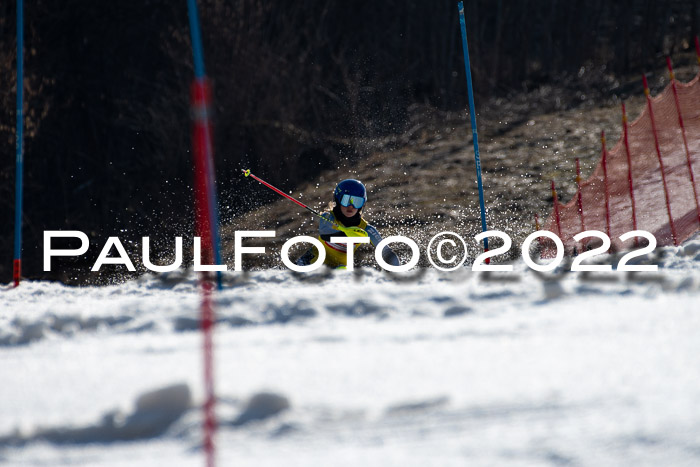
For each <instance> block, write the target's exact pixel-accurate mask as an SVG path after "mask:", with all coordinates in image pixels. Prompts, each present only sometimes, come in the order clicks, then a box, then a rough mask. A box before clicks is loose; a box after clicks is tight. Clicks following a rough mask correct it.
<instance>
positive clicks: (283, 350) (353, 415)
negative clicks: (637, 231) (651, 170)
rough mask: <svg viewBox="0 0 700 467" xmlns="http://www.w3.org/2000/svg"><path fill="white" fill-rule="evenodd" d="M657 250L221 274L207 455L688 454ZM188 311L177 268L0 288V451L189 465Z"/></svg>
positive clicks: (586, 460)
mask: <svg viewBox="0 0 700 467" xmlns="http://www.w3.org/2000/svg"><path fill="white" fill-rule="evenodd" d="M664 252H665V254H664V255H663V256H662V257H661V259H660V260H659V264H660V269H659V272H658V273H638V274H637V275H635V276H628V275H626V274H623V273H618V272H612V273H607V274H592V275H588V276H586V275H582V274H580V273H562V274H560V278H559V280H551V278H548V277H549V276H550V275H549V274H547V275H545V276H547V277H541V276H540V275H537V274H535V273H533V272H532V271H530V270H529V269H527V268H526V267H525V265H524V264H522V263H521V262H518V263H516V264H515V272H513V273H510V274H505V273H498V274H493V275H491V276H490V277H487V276H485V275H483V274H477V273H473V272H455V273H449V274H448V273H438V272H437V271H435V270H427V271H418V272H415V273H410V274H407V275H404V276H401V277H400V279H397V278H396V277H395V276H391V275H389V274H387V273H383V272H380V271H375V270H361V271H360V273H358V274H353V273H350V272H347V271H342V272H335V273H333V274H331V275H330V277H327V278H322V277H317V280H308V279H304V278H300V277H299V276H296V275H294V274H292V273H291V272H290V271H282V270H269V271H260V272H254V273H250V274H246V275H235V274H230V275H227V276H226V287H225V289H224V290H223V291H222V292H220V293H218V294H217V299H216V302H217V309H216V312H217V317H218V323H219V324H218V326H217V328H216V334H215V347H216V354H215V359H216V386H217V393H218V396H219V403H218V406H217V413H218V416H219V421H220V424H221V426H220V430H219V432H218V435H217V441H218V443H217V445H218V460H219V464H220V465H237V466H240V465H251V466H252V465H255V466H282V465H284V466H288V465H299V466H316V465H317V466H329V465H333V466H344V465H347V466H357V465H363V466H388V465H401V466H404V465H409V466H411V465H415V466H425V465H436V466H451V465H455V466H456V465H460V466H461V465H560V464H561V465H563V464H571V465H698V464H699V463H700V409H698V407H700V364H699V363H698V362H699V360H698V355H700V339H699V338H698V336H700V240H694V241H692V242H689V243H687V244H686V245H685V246H683V247H679V248H667V249H665V250H664ZM405 276H408V277H405ZM198 306H199V296H198V292H197V288H196V282H195V280H194V276H192V275H188V274H186V273H181V274H172V275H169V276H160V277H154V276H147V277H143V278H142V279H140V280H137V281H132V282H129V283H126V284H122V285H115V286H107V287H84V288H69V287H65V286H62V285H60V284H55V283H45V282H27V283H23V284H22V286H21V287H19V288H17V289H11V288H9V286H8V287H6V288H5V289H4V290H2V291H0V309H1V310H2V312H1V313H0V380H1V381H2V384H0V401H2V405H0V463H2V464H3V465H10V466H14V465H46V466H61V465H91V466H116V465H130V466H133V465H136V466H153V465H169V466H172V465H202V464H203V463H204V457H203V453H202V451H201V449H200V441H201V430H200V423H201V415H200V411H199V409H198V405H199V404H200V403H201V401H202V399H203V389H202V382H201V381H202V365H201V361H202V355H201V340H202V339H201V335H200V333H199V332H197V318H198ZM152 391H160V392H156V393H155V394H153V393H152ZM254 396H255V397H254Z"/></svg>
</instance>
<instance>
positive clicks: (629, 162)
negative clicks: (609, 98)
mask: <svg viewBox="0 0 700 467" xmlns="http://www.w3.org/2000/svg"><path fill="white" fill-rule="evenodd" d="M622 135H623V140H624V143H625V154H626V155H627V181H628V182H629V187H630V200H631V201H632V227H633V229H634V230H637V204H636V201H635V199H634V183H633V182H632V156H631V155H630V144H629V138H628V137H627V111H626V110H625V103H624V102H623V103H622ZM634 246H635V247H638V246H639V237H634Z"/></svg>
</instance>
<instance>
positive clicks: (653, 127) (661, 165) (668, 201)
mask: <svg viewBox="0 0 700 467" xmlns="http://www.w3.org/2000/svg"><path fill="white" fill-rule="evenodd" d="M642 82H643V84H644V95H645V96H646V97H647V108H648V109H649V118H650V119H651V130H652V133H654V145H655V146H656V156H657V157H658V159H659V168H660V169H661V181H662V183H663V186H664V196H665V197H666V210H667V211H668V222H669V224H670V226H671V236H672V237H673V244H674V245H675V246H678V235H676V225H675V223H674V222H673V215H672V214H671V198H670V197H669V195H668V185H667V184H666V172H665V170H664V161H663V160H662V159H661V148H659V135H658V133H657V132H656V123H655V122H654V109H653V107H652V105H651V96H650V92H649V84H648V83H647V77H646V75H642Z"/></svg>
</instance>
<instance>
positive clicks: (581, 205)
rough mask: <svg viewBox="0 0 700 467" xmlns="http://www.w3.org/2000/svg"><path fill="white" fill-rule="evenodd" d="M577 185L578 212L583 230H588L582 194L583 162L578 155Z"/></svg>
mask: <svg viewBox="0 0 700 467" xmlns="http://www.w3.org/2000/svg"><path fill="white" fill-rule="evenodd" d="M576 187H577V188H578V193H577V196H576V198H577V201H578V214H579V217H580V218H581V232H585V231H586V223H585V222H584V219H583V195H582V194H581V163H580V162H579V159H578V157H577V158H576Z"/></svg>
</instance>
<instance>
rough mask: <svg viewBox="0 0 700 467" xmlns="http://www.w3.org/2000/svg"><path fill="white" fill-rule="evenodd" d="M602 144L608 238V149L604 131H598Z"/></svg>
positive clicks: (607, 232) (607, 231)
mask: <svg viewBox="0 0 700 467" xmlns="http://www.w3.org/2000/svg"><path fill="white" fill-rule="evenodd" d="M600 142H601V144H602V146H603V185H604V186H605V230H606V232H605V233H606V234H608V238H610V188H609V187H608V149H607V147H606V145H605V131H601V132H600Z"/></svg>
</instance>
